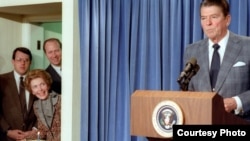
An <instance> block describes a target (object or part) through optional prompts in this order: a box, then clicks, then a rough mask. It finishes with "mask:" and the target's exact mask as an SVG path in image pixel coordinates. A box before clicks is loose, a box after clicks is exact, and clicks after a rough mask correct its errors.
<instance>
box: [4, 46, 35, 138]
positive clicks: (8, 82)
mask: <svg viewBox="0 0 250 141" xmlns="http://www.w3.org/2000/svg"><path fill="white" fill-rule="evenodd" d="M31 61H32V55H31V52H30V50H29V49H27V48H25V47H18V48H16V49H15V50H14V51H13V54H12V64H13V67H14V70H13V71H11V72H8V73H5V74H1V75H0V100H1V101H0V126H1V130H2V131H3V133H4V135H3V137H2V138H1V139H0V140H1V141H15V140H21V139H25V137H26V135H25V134H24V131H28V130H32V128H33V127H35V126H36V116H35V114H34V111H33V103H34V101H35V100H36V98H35V97H34V96H33V95H30V94H29V92H28V91H25V92H23V95H24V97H23V98H24V99H25V100H26V102H25V105H27V106H25V108H24V107H23V104H22V102H21V96H20V95H21V92H20V91H21V88H19V86H20V85H21V84H20V77H21V76H22V77H24V78H25V75H26V73H27V72H28V71H29V68H30V65H31Z"/></svg>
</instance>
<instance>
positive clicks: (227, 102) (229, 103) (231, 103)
mask: <svg viewBox="0 0 250 141" xmlns="http://www.w3.org/2000/svg"><path fill="white" fill-rule="evenodd" d="M224 107H225V110H226V111H227V112H229V113H230V112H231V111H233V110H235V109H236V108H237V104H236V101H235V99H234V98H225V99H224Z"/></svg>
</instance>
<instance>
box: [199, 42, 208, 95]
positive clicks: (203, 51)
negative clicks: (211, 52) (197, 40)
mask: <svg viewBox="0 0 250 141" xmlns="http://www.w3.org/2000/svg"><path fill="white" fill-rule="evenodd" d="M200 46H201V47H199V49H200V51H199V60H200V61H199V60H198V64H199V62H203V63H202V64H199V65H200V68H201V69H200V70H199V73H201V74H200V75H201V76H202V79H201V80H202V81H203V82H202V83H203V84H209V85H204V87H205V89H206V90H207V91H211V84H210V76H209V57H208V40H204V41H203V42H202V43H201V44H200Z"/></svg>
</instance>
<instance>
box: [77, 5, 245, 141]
mask: <svg viewBox="0 0 250 141" xmlns="http://www.w3.org/2000/svg"><path fill="white" fill-rule="evenodd" d="M200 2H201V0H79V16H80V17H79V18H80V23H79V24H80V41H81V42H80V48H81V49H80V50H81V72H82V73H81V74H82V78H81V81H82V90H81V96H82V97H81V101H82V102H81V103H82V104H81V107H82V109H81V141H146V140H147V139H146V138H144V137H137V136H131V135H130V96H131V95H132V94H133V92H134V91H135V90H138V89H144V90H179V85H178V83H177V82H176V80H177V77H178V76H179V74H180V72H181V71H182V69H183V66H184V64H185V62H182V60H183V59H182V56H183V52H184V50H185V47H186V46H187V44H190V43H192V42H194V41H197V40H200V39H202V38H203V37H204V35H203V32H202V29H201V26H200V17H199V4H200ZM229 2H230V4H231V15H232V22H231V25H230V30H231V31H233V32H235V33H238V34H241V35H247V36H249V34H250V29H249V27H250V26H249V25H250V23H249V19H250V15H249V14H250V9H249V8H250V0H230V1H229Z"/></svg>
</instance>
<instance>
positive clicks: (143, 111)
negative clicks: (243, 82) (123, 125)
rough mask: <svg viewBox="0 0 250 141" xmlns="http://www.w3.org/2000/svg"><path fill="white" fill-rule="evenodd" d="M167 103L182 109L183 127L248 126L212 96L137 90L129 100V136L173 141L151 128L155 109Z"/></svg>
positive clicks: (197, 93)
mask: <svg viewBox="0 0 250 141" xmlns="http://www.w3.org/2000/svg"><path fill="white" fill-rule="evenodd" d="M168 101H170V102H174V103H175V104H176V105H177V106H178V108H179V109H181V117H178V118H182V119H181V120H182V123H181V124H183V125H225V124H228V125H245V124H248V125H249V122H247V121H245V120H243V119H241V118H239V117H237V116H235V115H234V114H231V113H228V112H226V111H225V109H224V104H223V98H222V97H221V96H220V95H218V94H216V93H213V92H189V91H154V90H136V91H135V92H134V93H133V94H132V96H131V115H130V130H131V135H132V136H144V137H147V138H148V140H149V141H165V140H172V137H165V136H162V134H159V132H158V130H156V129H157V128H156V127H155V124H154V119H155V117H154V115H155V113H157V112H158V111H157V112H156V110H158V109H157V107H159V104H160V103H164V102H166V103H167V102H168ZM162 106H164V104H163V105H162ZM166 106H168V105H166ZM170 106H171V105H170ZM159 109H160V108H159Z"/></svg>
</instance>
